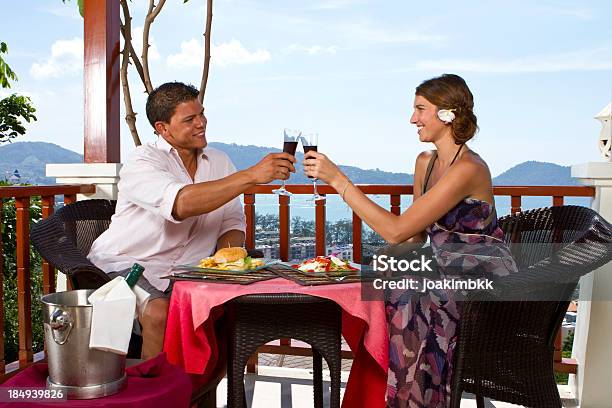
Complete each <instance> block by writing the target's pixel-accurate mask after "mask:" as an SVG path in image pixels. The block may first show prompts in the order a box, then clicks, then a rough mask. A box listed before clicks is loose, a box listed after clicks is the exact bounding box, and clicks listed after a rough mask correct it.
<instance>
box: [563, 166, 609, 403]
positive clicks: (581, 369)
mask: <svg viewBox="0 0 612 408" xmlns="http://www.w3.org/2000/svg"><path fill="white" fill-rule="evenodd" d="M572 177H575V178H578V179H579V180H580V182H581V183H582V184H585V185H589V186H593V187H595V190H596V191H595V198H594V199H593V200H592V203H591V208H593V209H594V210H595V211H597V212H598V213H599V214H600V215H601V216H603V217H604V218H605V219H606V220H608V221H609V222H612V163H610V162H607V163H605V162H601V163H585V164H580V165H575V166H572ZM580 299H585V300H584V301H580V302H579V304H578V314H577V318H576V331H575V334H574V345H573V351H572V357H574V358H575V359H576V360H577V361H578V373H577V374H576V375H570V379H569V385H570V387H571V388H572V389H573V392H574V395H575V396H576V398H577V399H578V401H579V403H580V406H581V407H583V408H591V407H592V408H598V407H602V408H603V407H606V408H607V407H609V406H610V401H612V387H611V386H610V384H611V383H610V362H612V347H610V339H612V263H609V264H607V265H605V266H603V267H601V268H599V269H598V270H596V271H594V272H593V273H590V274H588V275H587V276H584V277H583V278H582V279H580ZM591 299H593V300H592V301H591Z"/></svg>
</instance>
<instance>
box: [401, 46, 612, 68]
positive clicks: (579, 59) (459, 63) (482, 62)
mask: <svg viewBox="0 0 612 408" xmlns="http://www.w3.org/2000/svg"><path fill="white" fill-rule="evenodd" d="M610 69H612V49H610V48H598V49H591V50H581V51H574V52H567V53H562V54H549V55H534V56H528V57H518V58H512V59H507V60H501V59H486V58H483V59H472V60H470V59H439V60H422V61H418V62H417V63H416V64H414V65H412V66H409V67H406V68H401V69H397V70H393V72H408V71H436V72H441V71H457V72H482V73H501V74H516V73H537V72H561V71H602V70H610Z"/></svg>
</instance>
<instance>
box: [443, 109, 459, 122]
mask: <svg viewBox="0 0 612 408" xmlns="http://www.w3.org/2000/svg"><path fill="white" fill-rule="evenodd" d="M456 110H457V109H440V110H439V111H438V118H439V119H440V120H441V121H442V122H444V123H451V122H452V121H453V120H455V114H454V113H453V112H454V111H456Z"/></svg>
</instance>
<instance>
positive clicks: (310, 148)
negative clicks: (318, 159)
mask: <svg viewBox="0 0 612 408" xmlns="http://www.w3.org/2000/svg"><path fill="white" fill-rule="evenodd" d="M310 151H313V152H316V151H317V146H304V154H306V153H308V152H310ZM308 178H313V177H312V176H308Z"/></svg>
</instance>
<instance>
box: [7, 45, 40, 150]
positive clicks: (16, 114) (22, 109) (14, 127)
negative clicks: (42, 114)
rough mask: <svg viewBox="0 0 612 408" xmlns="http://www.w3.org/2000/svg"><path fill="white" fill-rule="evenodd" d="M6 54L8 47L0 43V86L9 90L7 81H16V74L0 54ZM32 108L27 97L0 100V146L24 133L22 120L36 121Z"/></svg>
mask: <svg viewBox="0 0 612 408" xmlns="http://www.w3.org/2000/svg"><path fill="white" fill-rule="evenodd" d="M7 53H8V46H7V45H6V43H4V42H0V85H1V86H2V88H10V87H11V84H10V82H9V80H12V81H17V74H15V72H13V70H12V69H11V67H9V66H8V64H7V63H6V62H5V61H4V59H3V58H2V54H7ZM34 112H36V109H34V106H32V101H31V100H30V98H28V97H27V96H21V95H17V94H12V95H11V96H9V97H8V98H4V99H2V100H0V144H2V143H4V142H7V141H10V140H11V139H13V138H16V137H17V136H19V135H23V134H24V133H25V131H26V130H25V127H24V126H23V124H22V122H21V121H22V120H25V121H26V122H28V123H29V122H30V121H32V120H36V116H34Z"/></svg>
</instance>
